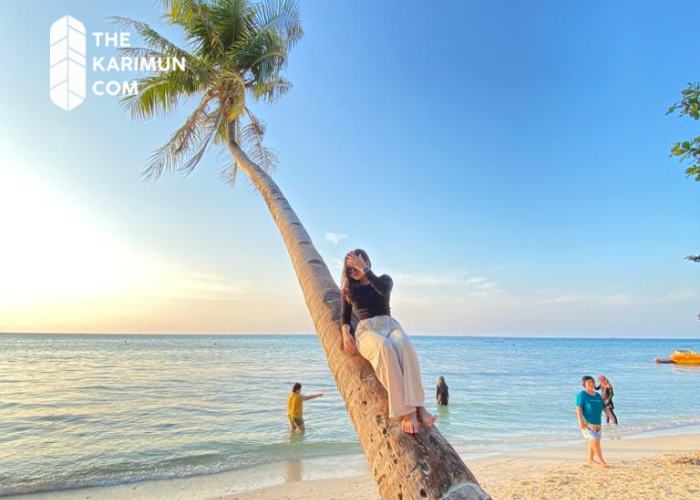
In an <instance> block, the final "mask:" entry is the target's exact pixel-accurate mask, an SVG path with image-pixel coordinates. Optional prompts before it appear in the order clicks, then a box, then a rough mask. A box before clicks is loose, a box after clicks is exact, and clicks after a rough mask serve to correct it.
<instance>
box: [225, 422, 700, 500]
mask: <svg viewBox="0 0 700 500" xmlns="http://www.w3.org/2000/svg"><path fill="white" fill-rule="evenodd" d="M585 449H586V448H585V443H584V442H583V441H582V442H581V443H580V444H576V445H571V446H566V447H558V448H550V449H544V450H536V451H527V452H518V453H509V454H504V455H498V456H494V457H490V458H483V459H479V460H475V461H470V462H468V465H469V467H470V468H471V470H472V471H473V472H474V473H475V474H476V476H477V478H478V479H479V481H480V483H481V485H482V486H483V487H484V489H485V490H486V491H488V492H489V494H491V496H492V497H493V498H494V499H495V500H500V499H508V500H510V499H513V500H516V499H517V500H526V499H528V500H529V499H533V500H534V499H538V500H540V499H576V500H579V499H580V500H583V499H603V498H605V499H608V500H614V499H646V498H655V499H663V498H668V499H676V500H680V499H690V498H697V497H698V495H700V433H696V434H690V435H680V436H678V435H677V436H662V435H656V436H653V437H645V438H644V437H636V438H628V439H619V440H604V441H603V454H604V456H605V457H606V460H607V461H608V463H609V464H610V469H607V470H605V469H601V468H599V467H596V468H587V467H583V466H582V464H583V462H584V459H585ZM218 498H223V499H224V500H346V499H347V500H350V499H357V500H379V495H378V494H377V490H376V488H375V487H374V484H373V483H372V479H371V477H370V476H369V474H367V475H364V476H359V477H353V478H345V479H328V480H320V481H301V482H295V483H287V484H284V485H279V486H275V487H269V488H261V489H258V490H255V491H251V492H249V493H246V494H238V495H230V496H224V497H218ZM212 500H213V499H212Z"/></svg>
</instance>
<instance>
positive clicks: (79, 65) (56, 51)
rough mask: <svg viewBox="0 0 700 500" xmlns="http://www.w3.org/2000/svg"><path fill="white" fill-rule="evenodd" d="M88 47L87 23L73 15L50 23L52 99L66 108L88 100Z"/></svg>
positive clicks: (71, 107)
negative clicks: (86, 88) (86, 93)
mask: <svg viewBox="0 0 700 500" xmlns="http://www.w3.org/2000/svg"><path fill="white" fill-rule="evenodd" d="M86 48H87V47H86V31H85V26H83V23H81V22H80V21H78V20H77V19H75V18H74V17H71V16H65V17H62V18H61V19H59V20H58V21H56V22H55V23H53V24H52V25H51V43H50V52H51V61H50V72H51V78H50V80H51V83H50V88H51V100H52V101H53V102H54V104H56V105H57V106H59V107H61V108H63V109H65V110H66V111H70V110H71V109H73V108H75V107H76V106H78V105H80V104H81V103H82V102H83V101H84V100H85V87H86V80H87V73H86V71H87V70H86V64H87V59H86V56H87V51H86Z"/></svg>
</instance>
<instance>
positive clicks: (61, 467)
mask: <svg viewBox="0 0 700 500" xmlns="http://www.w3.org/2000/svg"><path fill="white" fill-rule="evenodd" d="M412 339H413V342H414V344H415V346H416V350H417V352H418V356H419V358H420V361H421V366H422V372H423V383H424V386H425V391H426V399H427V407H428V408H429V409H430V410H432V411H438V410H436V406H435V401H434V393H435V383H436V380H437V377H438V376H439V375H443V376H444V377H445V379H446V381H447V383H448V385H449V387H450V396H451V404H450V406H449V409H441V410H439V411H438V414H439V420H438V423H437V425H438V427H439V429H440V431H441V432H442V433H443V434H444V435H445V436H446V437H447V439H448V440H449V441H450V442H451V443H452V444H453V446H455V448H456V449H457V451H459V452H460V453H461V454H462V456H463V457H464V458H465V459H467V460H468V459H469V458H470V457H478V456H485V455H489V454H495V453H500V452H504V451H507V450H516V449H528V448H542V447H546V446H554V445H557V444H562V443H568V442H571V441H575V440H577V439H579V437H580V435H579V431H578V429H577V426H576V416H575V411H574V400H575V397H576V393H577V392H578V391H579V390H580V380H581V376H582V375H585V374H590V375H593V376H596V375H597V374H599V373H603V374H605V375H607V376H608V378H609V379H610V381H611V382H612V383H613V386H614V388H615V406H616V413H617V415H618V418H619V420H620V425H619V426H617V427H613V426H606V428H605V435H606V436H607V437H610V438H621V437H624V436H630V435H636V434H640V433H644V432H648V431H659V430H665V429H671V430H677V431H678V432H683V429H684V428H690V426H694V425H698V424H700V367H680V366H670V365H655V364H654V363H653V362H652V360H653V358H654V357H656V356H667V355H669V354H670V353H671V352H673V351H674V350H675V349H676V348H677V347H679V346H683V345H687V344H688V340H628V339H613V340H608V339H547V338H495V337H494V338H484V337H466V336H464V337H459V336H455V337H438V336H415V335H414V336H412ZM695 347H700V346H695ZM297 381H298V382H301V383H302V384H303V385H304V387H303V390H302V392H304V393H307V394H310V393H315V392H324V393H325V396H324V397H323V398H320V399H316V400H312V401H308V402H307V403H306V404H305V419H306V422H307V434H306V436H304V437H303V438H299V437H290V435H289V432H288V430H287V422H286V399H287V395H288V394H289V390H290V388H291V385H292V384H293V383H294V382H297ZM361 453H362V450H361V448H360V445H359V444H358V441H357V438H356V435H355V431H354V429H353V427H352V424H351V423H350V420H349V418H348V417H347V414H346V411H345V405H344V402H343V400H342V398H341V397H340V395H339V393H338V391H337V389H336V387H335V383H334V381H333V379H332V377H331V376H330V373H329V371H328V368H327V365H326V359H325V355H324V352H323V349H322V348H321V346H320V343H319V341H318V339H317V338H316V337H315V336H313V335H230V336H209V335H189V336H187V335H182V336H175V335H158V336H157V335H49V334H43V335H14V334H4V335H1V336H0V496H2V495H11V494H19V493H29V492H39V491H53V490H60V489H67V488H81V487H87V486H106V485H115V484H123V483H132V482H136V481H146V480H153V479H169V478H182V477H190V476H198V475H205V474H216V473H221V472H226V471H235V470H243V469H245V468H250V467H260V466H265V465H266V464H267V465H270V464H274V463H278V462H285V461H289V460H317V461H319V460H320V462H319V463H323V461H324V460H326V459H328V460H330V459H331V457H332V458H333V459H334V460H337V459H338V457H340V458H341V460H342V459H343V457H347V460H348V461H351V460H355V461H357V460H358V459H360V458H359V457H360V455H361ZM329 463H330V462H329Z"/></svg>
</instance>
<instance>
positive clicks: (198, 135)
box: [143, 95, 220, 179]
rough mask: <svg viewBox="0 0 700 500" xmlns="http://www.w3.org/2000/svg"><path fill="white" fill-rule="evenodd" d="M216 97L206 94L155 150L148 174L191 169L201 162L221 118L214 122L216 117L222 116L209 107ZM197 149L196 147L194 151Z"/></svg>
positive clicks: (153, 176)
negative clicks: (210, 110) (168, 137)
mask: <svg viewBox="0 0 700 500" xmlns="http://www.w3.org/2000/svg"><path fill="white" fill-rule="evenodd" d="M212 98H213V97H212V96H210V95H206V96H204V97H203V98H202V100H201V102H200V103H199V105H198V106H197V108H196V109H195V110H194V111H193V112H192V113H191V114H190V116H188V117H187V120H185V123H184V124H183V125H182V126H181V127H180V128H179V129H177V130H176V131H175V132H174V133H173V134H172V135H171V136H170V139H168V142H166V143H165V144H164V145H163V146H161V147H160V148H158V149H156V150H155V151H154V152H153V154H152V155H151V158H150V160H149V162H148V165H147V167H146V169H145V170H144V172H143V177H144V178H147V179H156V178H158V177H161V176H162V175H163V174H165V173H166V172H175V171H182V170H184V171H185V172H186V173H189V172H190V171H191V170H192V169H193V168H194V167H195V166H196V165H197V163H199V160H201V158H202V156H203V155H204V150H206V148H207V147H208V145H209V141H210V140H211V136H212V135H213V133H214V132H215V131H216V130H215V129H216V127H217V126H218V122H217V123H214V124H212V121H215V120H218V116H219V115H220V113H216V111H215V112H213V113H212V112H209V111H208V107H209V104H210V103H211V101H212ZM213 117H215V118H213ZM193 150H195V151H196V152H195V153H194V154H192V151H193Z"/></svg>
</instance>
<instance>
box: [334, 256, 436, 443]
mask: <svg viewBox="0 0 700 500" xmlns="http://www.w3.org/2000/svg"><path fill="white" fill-rule="evenodd" d="M371 265H372V264H371V262H370V260H369V257H368V256H367V253H366V252H365V251H364V250H359V249H358V250H353V251H352V252H350V253H349V254H348V255H347V256H346V258H345V264H344V265H343V277H342V299H341V316H342V331H343V349H344V350H345V351H346V352H348V353H350V354H353V353H356V352H358V351H359V353H360V355H361V356H362V357H363V358H365V359H366V360H367V361H369V362H370V364H371V365H372V367H373V368H374V372H375V373H376V374H377V378H378V379H379V381H380V382H381V383H382V385H383V386H384V388H385V389H386V391H387V393H388V395H389V418H391V419H401V428H402V429H403V431H404V432H407V433H409V434H415V433H416V432H418V428H419V427H418V426H419V424H418V420H419V419H420V421H421V422H422V423H423V424H425V425H432V424H434V423H435V420H436V419H437V417H436V416H434V415H431V414H430V413H428V411H427V410H426V409H425V395H424V393H423V383H422V381H421V377H420V366H419V365H418V357H417V356H416V351H415V349H414V348H413V344H411V341H410V340H409V339H408V336H407V335H406V333H405V332H404V331H403V328H401V325H400V324H399V323H398V321H396V320H395V319H394V318H392V317H391V310H390V308H389V297H390V294H391V289H392V286H393V282H392V280H391V278H390V277H389V276H387V275H386V274H384V275H382V276H377V275H376V274H374V273H373V272H372V270H371ZM353 309H354V310H355V315H356V316H357V317H358V319H359V320H360V322H359V323H358V325H357V329H356V331H355V332H354V335H353V332H352V331H351V326H350V318H351V315H352V311H353Z"/></svg>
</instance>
